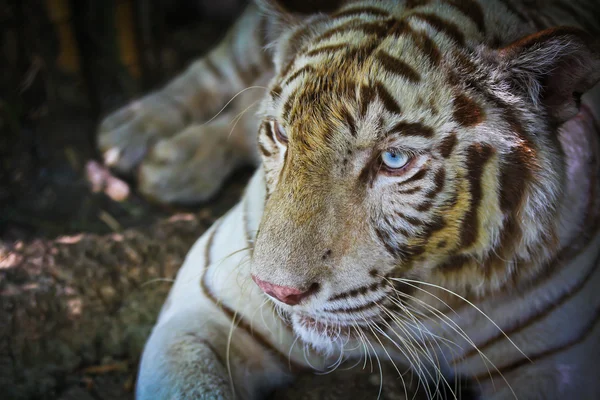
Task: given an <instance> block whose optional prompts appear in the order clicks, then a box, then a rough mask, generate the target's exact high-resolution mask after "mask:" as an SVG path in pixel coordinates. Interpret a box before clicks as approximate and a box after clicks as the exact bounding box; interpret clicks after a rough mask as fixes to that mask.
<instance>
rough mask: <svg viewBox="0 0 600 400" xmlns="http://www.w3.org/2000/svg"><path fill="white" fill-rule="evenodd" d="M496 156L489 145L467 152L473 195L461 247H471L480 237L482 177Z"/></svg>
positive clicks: (476, 147) (477, 146) (468, 171)
mask: <svg viewBox="0 0 600 400" xmlns="http://www.w3.org/2000/svg"><path fill="white" fill-rule="evenodd" d="M493 154H494V149H493V148H492V147H491V146H490V145H487V144H474V145H472V146H470V147H469V148H468V150H467V165H466V167H467V179H468V180H469V191H470V193H471V207H470V208H469V210H468V211H467V213H466V215H465V217H464V220H463V224H462V227H461V233H460V238H461V245H462V246H463V247H469V246H471V245H472V244H473V243H475V241H476V240H477V237H478V235H479V217H478V214H479V205H480V204H481V200H482V197H483V189H482V187H481V177H482V175H483V172H484V169H485V165H486V164H487V162H488V161H489V159H490V158H491V157H492V155H493Z"/></svg>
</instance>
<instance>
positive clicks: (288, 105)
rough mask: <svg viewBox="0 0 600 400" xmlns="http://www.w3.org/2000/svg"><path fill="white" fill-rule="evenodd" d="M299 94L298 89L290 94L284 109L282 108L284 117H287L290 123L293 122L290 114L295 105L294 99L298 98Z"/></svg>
mask: <svg viewBox="0 0 600 400" xmlns="http://www.w3.org/2000/svg"><path fill="white" fill-rule="evenodd" d="M297 94H298V89H296V90H295V91H294V93H292V94H291V95H290V97H288V99H287V100H286V101H285V103H284V104H283V110H282V113H283V118H287V119H288V122H290V123H291V122H292V121H291V119H290V115H291V113H292V107H293V104H294V101H295V100H296V96H297Z"/></svg>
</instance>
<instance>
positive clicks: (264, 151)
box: [258, 141, 272, 157]
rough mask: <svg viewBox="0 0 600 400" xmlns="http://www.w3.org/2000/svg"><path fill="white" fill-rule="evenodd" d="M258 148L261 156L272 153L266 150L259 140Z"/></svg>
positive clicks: (267, 155) (269, 155)
mask: <svg viewBox="0 0 600 400" xmlns="http://www.w3.org/2000/svg"><path fill="white" fill-rule="evenodd" d="M258 149H259V150H260V152H261V153H262V155H263V156H265V157H271V155H272V153H271V152H270V151H269V150H267V148H266V147H265V146H264V145H263V144H262V142H260V141H259V142H258Z"/></svg>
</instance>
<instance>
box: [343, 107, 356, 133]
mask: <svg viewBox="0 0 600 400" xmlns="http://www.w3.org/2000/svg"><path fill="white" fill-rule="evenodd" d="M341 113H342V118H343V119H344V122H345V123H346V125H347V126H348V129H349V130H350V134H351V135H352V136H354V137H356V134H357V131H356V121H355V120H354V117H353V116H352V114H351V113H350V110H348V109H347V108H343V109H342V111H341Z"/></svg>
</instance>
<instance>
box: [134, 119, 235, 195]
mask: <svg viewBox="0 0 600 400" xmlns="http://www.w3.org/2000/svg"><path fill="white" fill-rule="evenodd" d="M223 129H224V127H220V126H211V125H191V126H189V127H187V128H186V129H184V130H183V131H182V132H180V133H178V134H176V135H175V136H173V137H171V138H168V139H163V140H161V141H159V142H158V143H156V144H155V145H154V146H153V147H152V149H150V151H149V152H148V154H147V155H146V157H145V158H144V160H143V161H142V163H141V165H140V167H139V170H138V190H139V191H140V192H141V193H142V194H143V195H145V196H146V197H149V198H151V199H153V200H155V201H158V202H161V203H193V202H198V201H204V200H207V199H208V198H210V197H211V196H212V195H214V194H215V193H216V192H217V191H218V190H219V188H220V187H221V186H222V184H223V181H224V180H225V179H226V178H227V177H228V176H229V174H230V173H231V172H232V171H233V170H234V169H235V168H236V167H237V166H239V165H241V164H242V163H244V162H245V159H246V157H245V150H244V148H243V146H240V145H239V143H236V139H237V138H236V137H235V136H229V135H227V134H225V133H224V132H222V131H223Z"/></svg>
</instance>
